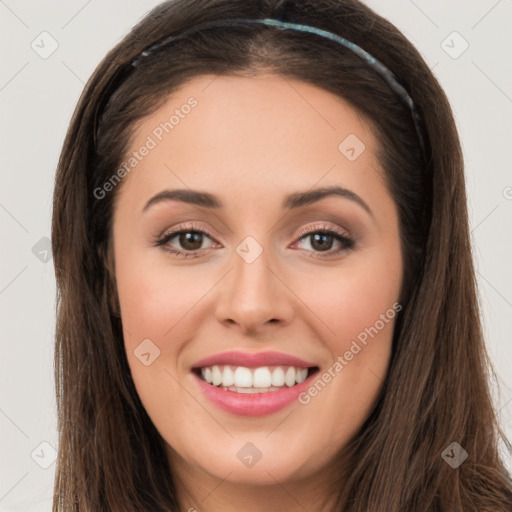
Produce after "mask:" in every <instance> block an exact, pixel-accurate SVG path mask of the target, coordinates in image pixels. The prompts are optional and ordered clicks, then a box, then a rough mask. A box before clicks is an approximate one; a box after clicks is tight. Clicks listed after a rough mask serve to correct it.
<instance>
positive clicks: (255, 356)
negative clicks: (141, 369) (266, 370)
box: [192, 350, 316, 368]
mask: <svg viewBox="0 0 512 512" xmlns="http://www.w3.org/2000/svg"><path fill="white" fill-rule="evenodd" d="M220 364H229V365H233V366H245V367H247V368H258V367H260V366H293V367H296V368H310V367H315V366H316V365H315V363H310V362H307V361H304V360H303V359H300V358H298V357H295V356H292V355H289V354H283V353H281V352H269V351H267V352H257V353H251V352H242V351H238V350H233V351H230V352H222V353H220V354H214V355H212V356H209V357H205V358H204V359H201V360H200V361H196V362H195V363H194V364H193V365H192V368H204V367H205V366H213V365H220Z"/></svg>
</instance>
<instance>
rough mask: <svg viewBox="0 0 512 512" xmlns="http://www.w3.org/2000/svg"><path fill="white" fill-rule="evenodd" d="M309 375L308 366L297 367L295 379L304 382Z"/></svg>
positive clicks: (298, 382)
mask: <svg viewBox="0 0 512 512" xmlns="http://www.w3.org/2000/svg"><path fill="white" fill-rule="evenodd" d="M307 376H308V369H307V368H297V374H296V375H295V380H296V381H297V384H300V383H301V382H304V381H305V380H306V378H307Z"/></svg>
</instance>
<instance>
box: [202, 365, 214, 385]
mask: <svg viewBox="0 0 512 512" xmlns="http://www.w3.org/2000/svg"><path fill="white" fill-rule="evenodd" d="M201 375H202V376H203V379H204V380H205V381H206V382H208V384H211V383H212V371H211V369H210V368H201Z"/></svg>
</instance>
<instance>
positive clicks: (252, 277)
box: [216, 250, 294, 336]
mask: <svg viewBox="0 0 512 512" xmlns="http://www.w3.org/2000/svg"><path fill="white" fill-rule="evenodd" d="M274 267H276V266H275V265H272V263H271V262H270V261H269V258H268V257H267V252H266V250H263V252H262V253H261V254H260V255H259V256H258V257H257V258H256V259H255V260H254V261H252V262H250V263H249V262H248V261H246V260H244V259H243V258H242V257H240V256H239V254H238V253H236V252H235V253H234V254H233V268H232V270H231V271H230V272H229V273H228V275H227V276H225V278H224V279H223V280H222V282H221V283H219V284H220V287H219V290H218V299H217V307H216V318H217V320H218V321H219V322H221V323H222V324H224V325H225V326H227V327H231V328H233V327H235V328H237V329H239V330H240V331H241V333H243V334H246V335H247V334H250V335H256V336H257V335H259V334H264V333H265V332H266V331H268V329H274V328H275V327H276V326H283V325H286V324H288V323H289V322H290V321H291V318H292V314H293V311H294V308H293V293H292V292H291V290H290V289H289V288H288V287H287V285H286V279H284V278H283V277H284V276H280V275H279V273H280V272H279V270H278V269H277V268H274Z"/></svg>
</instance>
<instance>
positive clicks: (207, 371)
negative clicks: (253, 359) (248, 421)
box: [201, 365, 308, 393]
mask: <svg viewBox="0 0 512 512" xmlns="http://www.w3.org/2000/svg"><path fill="white" fill-rule="evenodd" d="M201 376H202V378H203V380H205V381H206V382H208V383H209V384H212V385H213V386H218V387H222V388H223V389H230V390H231V391H237V392H239V393H262V392H267V391H277V390H278V389H279V388H283V387H284V386H285V385H286V386H287V387H291V386H294V385H295V384H300V383H301V382H304V381H305V380H306V378H307V376H308V368H294V367H293V366H271V367H268V366H261V367H259V368H247V367H245V366H230V365H213V366H208V367H204V368H201Z"/></svg>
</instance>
